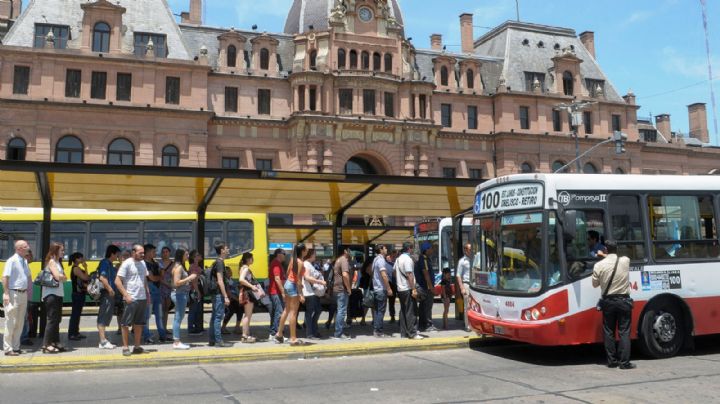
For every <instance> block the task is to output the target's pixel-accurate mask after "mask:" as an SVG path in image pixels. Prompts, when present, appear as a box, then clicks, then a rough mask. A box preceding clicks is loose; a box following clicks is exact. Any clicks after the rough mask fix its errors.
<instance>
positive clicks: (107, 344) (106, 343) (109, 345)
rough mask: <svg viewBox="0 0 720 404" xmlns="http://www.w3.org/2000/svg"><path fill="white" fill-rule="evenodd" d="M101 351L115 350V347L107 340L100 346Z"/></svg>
mask: <svg viewBox="0 0 720 404" xmlns="http://www.w3.org/2000/svg"><path fill="white" fill-rule="evenodd" d="M98 348H100V349H115V345H113V344H111V343H110V341H108V340H105V341H103V342H101V343H100V345H98Z"/></svg>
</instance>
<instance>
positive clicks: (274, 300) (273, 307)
mask: <svg viewBox="0 0 720 404" xmlns="http://www.w3.org/2000/svg"><path fill="white" fill-rule="evenodd" d="M284 308H285V302H283V299H282V296H281V295H270V316H271V318H272V320H271V321H270V334H272V335H275V334H277V332H278V326H279V325H280V316H281V315H282V312H283V309H284Z"/></svg>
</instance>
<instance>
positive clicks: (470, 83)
mask: <svg viewBox="0 0 720 404" xmlns="http://www.w3.org/2000/svg"><path fill="white" fill-rule="evenodd" d="M465 81H466V82H467V88H475V72H474V71H473V69H467V72H465Z"/></svg>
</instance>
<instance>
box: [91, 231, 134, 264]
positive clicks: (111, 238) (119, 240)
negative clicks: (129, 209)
mask: <svg viewBox="0 0 720 404" xmlns="http://www.w3.org/2000/svg"><path fill="white" fill-rule="evenodd" d="M140 240H141V239H140V222H95V223H90V253H89V254H88V255H89V258H88V259H91V260H97V259H102V258H104V257H105V248H106V247H107V246H109V245H110V244H114V245H116V246H118V247H120V250H127V251H130V250H131V249H132V246H133V244H136V243H139V242H140Z"/></svg>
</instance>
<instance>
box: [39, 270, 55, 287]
mask: <svg viewBox="0 0 720 404" xmlns="http://www.w3.org/2000/svg"><path fill="white" fill-rule="evenodd" d="M33 283H34V284H35V285H38V286H42V287H44V288H57V287H58V286H60V282H58V281H57V280H56V279H55V277H54V276H53V274H52V271H50V268H43V270H42V271H40V273H39V274H38V276H37V278H35V281H34V282H33Z"/></svg>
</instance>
